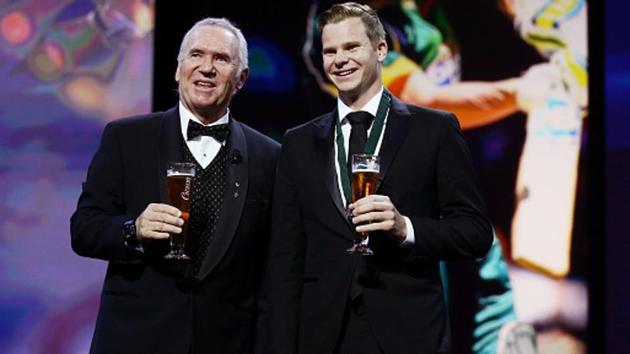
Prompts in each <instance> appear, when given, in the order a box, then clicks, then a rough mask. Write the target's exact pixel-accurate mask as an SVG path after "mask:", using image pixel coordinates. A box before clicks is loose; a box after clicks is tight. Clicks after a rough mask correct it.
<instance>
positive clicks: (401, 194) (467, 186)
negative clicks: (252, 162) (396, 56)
mask: <svg viewBox="0 0 630 354" xmlns="http://www.w3.org/2000/svg"><path fill="white" fill-rule="evenodd" d="M336 114H337V113H336V111H333V112H330V113H328V114H325V115H323V116H321V117H319V118H317V119H315V120H313V121H311V122H309V123H307V124H305V125H302V126H300V127H297V128H294V129H292V130H289V131H288V132H287V133H286V135H285V137H284V143H283V147H282V151H281V153H280V157H279V161H278V169H277V172H276V182H275V187H274V189H275V190H274V202H273V204H274V206H273V211H272V241H271V253H270V260H269V271H268V279H267V280H268V282H267V288H268V291H269V292H270V294H271V295H270V313H269V315H270V317H269V323H270V326H271V329H272V331H271V346H272V349H271V350H270V352H272V353H274V354H287V353H296V352H299V353H313V354H326V353H333V352H334V348H335V345H336V343H337V341H338V338H339V334H340V332H341V325H342V317H343V313H344V310H345V307H346V304H347V301H348V298H349V291H350V286H351V283H352V281H353V273H354V272H355V271H357V272H359V273H358V274H359V283H360V284H361V287H362V294H363V298H364V303H365V308H366V314H367V318H368V319H369V322H370V325H371V327H372V329H373V332H374V334H375V336H376V339H377V341H378V343H379V345H380V346H381V348H382V350H383V351H384V353H386V354H390V353H391V354H406V353H409V354H411V353H438V352H440V353H442V352H448V351H449V346H450V338H449V328H448V320H447V309H446V306H445V302H444V298H443V296H444V295H443V290H442V284H441V280H440V274H439V267H438V261H439V260H443V259H455V258H475V257H482V256H483V255H484V254H485V253H486V252H487V250H488V249H489V247H490V245H491V243H492V231H491V224H490V222H489V221H488V219H487V218H486V217H485V216H484V209H485V207H484V203H483V201H482V198H481V196H480V193H479V192H478V190H477V186H476V182H475V178H474V176H473V175H474V174H473V166H472V163H471V158H470V155H469V151H468V149H467V146H466V144H465V142H464V139H463V137H462V134H461V131H460V129H459V125H458V123H457V119H456V117H455V116H454V115H453V114H450V113H446V112H441V111H435V110H429V109H424V108H420V107H416V106H410V105H405V104H403V103H401V102H400V101H398V100H396V99H393V100H392V105H391V109H390V112H389V116H388V119H387V126H386V130H385V132H384V134H385V135H384V137H383V141H382V147H381V151H380V156H381V174H380V180H379V186H378V190H377V193H379V194H384V195H387V196H389V197H390V199H391V200H392V201H393V203H394V205H395V206H396V208H397V209H398V210H399V211H400V213H402V214H403V215H406V216H408V217H409V218H410V220H411V222H412V224H413V228H414V231H415V244H413V246H403V245H400V244H398V243H397V242H395V241H393V240H391V239H389V238H388V237H386V236H385V235H382V234H373V235H371V236H370V245H371V248H372V249H373V250H374V252H375V255H374V256H371V257H362V256H359V255H356V254H354V255H351V254H348V253H346V249H348V248H349V247H350V246H351V244H352V242H353V239H352V237H353V236H352V227H351V225H350V223H349V221H348V220H347V219H346V217H345V212H344V209H345V208H344V206H343V205H342V202H341V197H340V193H339V188H338V184H337V179H336V171H335V165H334V159H335V158H336V157H335V156H333V155H334V153H333V129H334V124H335V119H336Z"/></svg>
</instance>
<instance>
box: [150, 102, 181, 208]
mask: <svg viewBox="0 0 630 354" xmlns="http://www.w3.org/2000/svg"><path fill="white" fill-rule="evenodd" d="M181 130H182V129H181V123H180V120H179V110H178V108H177V106H176V107H174V108H171V109H169V110H168V111H166V112H164V115H163V116H162V122H161V124H160V136H159V147H160V148H159V160H160V163H159V165H158V170H157V171H156V172H157V177H158V185H159V188H160V202H162V203H167V202H168V194H167V193H168V187H167V185H166V167H167V166H168V163H169V162H182V161H184V154H183V152H182V143H183V142H184V137H183V136H182V133H181Z"/></svg>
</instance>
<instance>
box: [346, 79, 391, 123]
mask: <svg viewBox="0 0 630 354" xmlns="http://www.w3.org/2000/svg"><path fill="white" fill-rule="evenodd" d="M381 96H383V87H381V89H380V90H379V91H378V93H377V94H376V95H374V97H372V99H370V100H369V101H368V103H366V104H365V106H363V107H361V109H357V111H365V112H368V113H370V114H371V115H373V116H374V117H376V111H378V105H379V104H380V103H381ZM337 112H339V119H340V120H341V123H342V124H343V123H345V118H346V116H347V115H348V113H352V112H355V110H353V109H352V108H350V107H348V106H346V104H345V103H343V102H342V101H341V99H339V98H337Z"/></svg>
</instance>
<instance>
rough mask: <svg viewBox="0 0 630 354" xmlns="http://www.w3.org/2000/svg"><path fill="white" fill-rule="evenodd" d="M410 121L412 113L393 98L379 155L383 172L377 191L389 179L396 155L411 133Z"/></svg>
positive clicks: (381, 172)
mask: <svg viewBox="0 0 630 354" xmlns="http://www.w3.org/2000/svg"><path fill="white" fill-rule="evenodd" d="M409 119H410V113H409V110H408V109H407V107H406V106H405V105H404V104H403V103H401V102H400V101H398V100H397V99H396V98H395V97H392V104H391V108H390V110H389V116H388V117H387V126H386V128H385V135H384V136H383V141H382V143H381V151H380V153H379V155H380V157H381V171H380V176H379V183H378V186H377V190H378V188H379V187H380V186H381V185H382V183H383V181H384V180H385V178H387V173H388V172H389V170H390V167H391V165H392V162H393V161H394V158H395V157H396V153H397V152H398V149H399V148H400V145H402V143H403V141H404V140H405V137H406V136H407V134H408V132H409V124H410V121H409Z"/></svg>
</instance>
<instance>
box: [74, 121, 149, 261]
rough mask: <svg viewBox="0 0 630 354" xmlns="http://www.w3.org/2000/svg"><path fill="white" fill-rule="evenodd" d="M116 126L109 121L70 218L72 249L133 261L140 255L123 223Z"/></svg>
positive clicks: (108, 257)
mask: <svg viewBox="0 0 630 354" xmlns="http://www.w3.org/2000/svg"><path fill="white" fill-rule="evenodd" d="M115 128H116V125H114V124H112V123H110V124H108V125H107V126H106V127H105V129H104V131H103V135H102V137H101V143H100V146H99V148H98V150H97V151H96V153H95V155H94V157H93V159H92V161H91V163H90V166H89V168H88V173H87V179H86V182H85V183H83V190H82V192H81V196H80V197H79V201H78V204H77V210H76V211H75V212H74V214H73V215H72V217H71V219H70V233H71V238H72V249H73V250H74V252H76V253H77V254H78V255H81V256H85V257H93V258H100V259H104V260H120V261H131V260H133V259H138V258H139V254H138V253H137V252H134V251H133V250H131V249H129V248H127V247H126V246H125V245H124V242H123V239H122V224H123V223H124V222H125V221H126V220H129V219H133V218H134V216H131V215H125V207H124V196H123V170H122V159H121V156H120V146H119V142H118V139H117V136H116V129H115Z"/></svg>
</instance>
